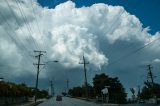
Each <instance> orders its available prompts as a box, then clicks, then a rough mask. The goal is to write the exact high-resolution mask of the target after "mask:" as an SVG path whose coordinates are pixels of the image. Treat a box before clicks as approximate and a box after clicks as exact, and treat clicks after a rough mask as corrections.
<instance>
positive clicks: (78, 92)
mask: <svg viewBox="0 0 160 106" xmlns="http://www.w3.org/2000/svg"><path fill="white" fill-rule="evenodd" d="M105 86H110V88H109V95H110V102H114V103H125V102H126V93H125V89H124V88H123V86H122V84H121V83H120V81H119V80H118V78H117V77H116V78H111V77H109V76H107V75H105V74H100V75H95V77H94V78H93V87H92V86H90V85H88V95H89V97H90V98H96V96H101V90H102V89H104V88H105ZM85 89H86V88H85V87H84V86H82V87H80V86H79V87H74V88H73V89H70V90H69V94H70V95H72V96H75V97H85V96H86V91H85Z"/></svg>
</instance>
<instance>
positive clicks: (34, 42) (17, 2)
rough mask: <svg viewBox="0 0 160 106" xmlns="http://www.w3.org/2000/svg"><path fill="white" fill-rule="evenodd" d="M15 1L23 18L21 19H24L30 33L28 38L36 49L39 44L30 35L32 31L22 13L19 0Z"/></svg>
mask: <svg viewBox="0 0 160 106" xmlns="http://www.w3.org/2000/svg"><path fill="white" fill-rule="evenodd" d="M15 1H16V4H17V6H18V9H19V11H20V14H21V15H22V17H23V18H22V19H23V21H24V23H25V25H26V27H27V29H28V31H29V33H30V38H31V40H32V42H33V44H34V45H35V47H36V48H37V49H40V48H39V46H38V44H37V42H36V41H35V39H34V38H33V36H32V34H33V32H32V30H31V26H30V24H29V23H28V22H27V17H26V16H25V14H24V11H23V9H22V6H21V3H20V1H19V0H15Z"/></svg>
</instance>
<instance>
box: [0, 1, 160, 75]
mask: <svg viewBox="0 0 160 106" xmlns="http://www.w3.org/2000/svg"><path fill="white" fill-rule="evenodd" d="M6 1H9V0H6ZM6 1H5V0H1V1H0V2H1V3H0V13H1V15H3V18H2V17H1V18H0V32H1V34H0V38H1V39H0V41H1V42H0V51H2V52H1V53H0V57H1V58H2V59H5V64H6V63H7V64H11V63H10V62H11V61H12V66H11V67H12V68H13V66H14V67H16V69H14V70H12V71H9V70H8V69H7V68H5V67H7V66H6V65H4V68H3V69H2V72H4V71H6V69H7V70H8V71H9V72H11V73H12V72H15V71H17V68H19V69H18V72H19V73H23V72H24V71H23V68H24V66H25V65H26V63H27V65H28V66H29V67H28V69H27V70H30V71H29V72H33V71H32V70H31V69H32V68H33V67H32V66H31V65H32V64H31V63H30V62H29V61H28V57H27V56H26V54H28V53H30V54H33V53H32V52H33V50H34V49H38V48H39V49H41V50H46V51H47V60H49V61H50V60H54V59H58V60H59V61H61V62H67V63H69V64H67V65H66V64H62V65H64V67H71V68H72V67H74V68H75V67H79V64H78V63H79V61H80V60H81V59H82V55H83V54H84V55H85V57H86V58H87V60H88V61H89V62H90V63H91V64H92V65H93V66H95V67H98V68H100V67H101V66H102V65H104V64H108V63H109V59H110V58H109V57H108V56H107V53H106V51H104V50H103V49H102V48H105V47H107V45H105V44H103V43H102V42H101V41H104V42H107V44H108V45H113V44H115V43H116V42H119V41H122V42H128V43H134V42H140V43H141V44H142V45H139V46H143V45H145V44H147V43H148V42H150V41H153V40H155V39H157V38H159V37H160V34H159V32H157V33H156V34H155V35H151V34H150V33H148V31H149V28H143V27H142V23H141V22H140V21H139V19H138V18H137V17H136V16H134V15H131V14H130V13H128V12H127V11H126V10H125V9H124V8H123V7H121V6H111V5H107V4H102V3H99V4H93V5H92V6H90V7H81V8H76V6H75V3H74V2H72V1H67V2H65V3H62V4H59V5H57V6H56V7H55V8H54V9H48V8H46V7H41V6H40V5H38V3H37V2H36V1H33V2H31V1H30V0H24V1H22V0H21V1H20V2H16V1H17V0H16V1H9V2H8V3H9V5H10V7H9V6H8V5H7V2H6ZM18 1H19V0H18ZM31 5H32V6H31ZM10 9H11V10H12V11H11V10H10ZM13 13H14V14H15V16H14V15H13ZM17 20H18V22H17ZM8 24H9V25H8ZM37 26H38V27H37ZM10 35H11V36H12V37H13V38H14V39H16V41H17V42H18V44H16V43H15V42H16V41H14V40H13V39H12V37H11V36H10ZM33 41H34V42H35V43H33ZM158 45H159V42H155V43H154V44H153V45H151V48H149V49H148V51H149V52H151V51H153V50H154V51H155V52H157V51H159V49H157V46H158ZM24 47H25V48H24ZM118 50H120V49H118ZM118 50H117V52H118ZM32 60H33V59H32ZM13 61H16V62H13ZM0 63H1V65H3V62H0ZM18 75H21V74H18Z"/></svg>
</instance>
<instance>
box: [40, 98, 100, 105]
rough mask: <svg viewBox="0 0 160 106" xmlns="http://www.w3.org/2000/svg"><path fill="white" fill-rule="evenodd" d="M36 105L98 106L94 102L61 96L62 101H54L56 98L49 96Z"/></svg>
mask: <svg viewBox="0 0 160 106" xmlns="http://www.w3.org/2000/svg"><path fill="white" fill-rule="evenodd" d="M38 106H100V105H97V104H96V103H92V102H87V101H84V100H80V99H74V98H68V97H63V98H62V101H56V98H51V99H49V100H47V101H45V102H43V103H42V104H39V105H38Z"/></svg>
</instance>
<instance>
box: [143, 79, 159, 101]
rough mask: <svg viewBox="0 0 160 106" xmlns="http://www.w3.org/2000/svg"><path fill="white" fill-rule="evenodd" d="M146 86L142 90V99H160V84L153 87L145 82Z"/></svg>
mask: <svg viewBox="0 0 160 106" xmlns="http://www.w3.org/2000/svg"><path fill="white" fill-rule="evenodd" d="M144 84H145V86H144V87H143V88H142V91H141V94H140V99H149V98H153V97H154V96H156V97H157V98H160V84H157V83H154V84H153V85H152V86H151V84H150V83H149V82H144Z"/></svg>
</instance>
